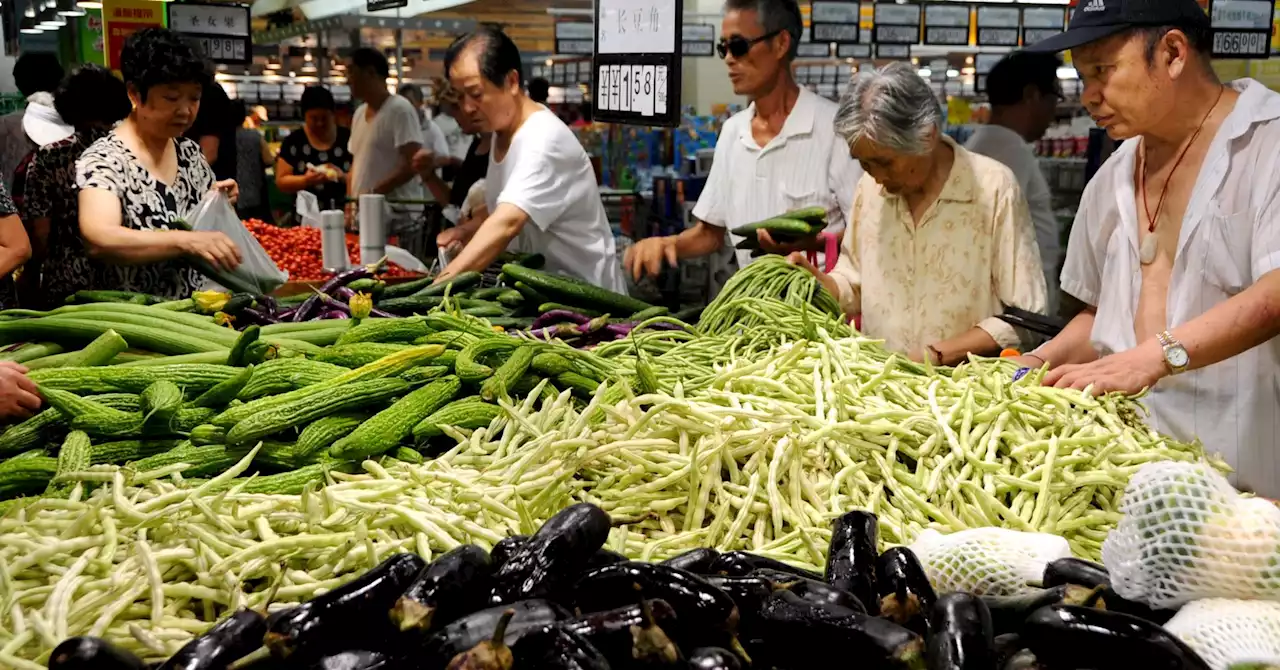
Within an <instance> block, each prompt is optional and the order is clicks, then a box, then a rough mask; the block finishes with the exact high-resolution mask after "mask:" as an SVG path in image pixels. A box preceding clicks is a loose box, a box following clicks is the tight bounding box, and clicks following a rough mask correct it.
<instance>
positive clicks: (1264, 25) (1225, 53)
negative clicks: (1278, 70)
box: [1209, 0, 1276, 58]
mask: <svg viewBox="0 0 1280 670" xmlns="http://www.w3.org/2000/svg"><path fill="white" fill-rule="evenodd" d="M1275 11H1276V8H1275V3H1274V2H1273V1H1272V0H1209V18H1210V21H1211V24H1212V27H1213V44H1212V49H1213V57H1214V58H1268V57H1270V56H1271V30H1272V28H1271V24H1272V19H1273V17H1274V16H1275Z"/></svg>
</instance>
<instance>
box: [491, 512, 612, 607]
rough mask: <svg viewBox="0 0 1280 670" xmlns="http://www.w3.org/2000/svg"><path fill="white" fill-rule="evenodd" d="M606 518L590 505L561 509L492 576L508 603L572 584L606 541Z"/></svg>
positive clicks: (548, 593) (552, 592)
mask: <svg viewBox="0 0 1280 670" xmlns="http://www.w3.org/2000/svg"><path fill="white" fill-rule="evenodd" d="M609 523H610V521H609V515H608V514H607V513H606V512H605V511H604V510H602V509H600V508H599V507H596V506H595V505H592V504H590V503H578V504H576V505H570V506H569V507H566V508H564V509H563V510H560V512H558V513H557V514H556V515H555V516H553V517H551V518H550V519H548V520H547V522H546V523H544V524H542V527H541V528H539V529H538V532H536V533H534V534H533V536H532V537H530V538H529V540H528V541H526V542H524V543H523V544H521V545H520V546H518V547H516V549H515V551H513V552H511V557H510V558H508V559H507V560H506V561H505V562H504V563H503V564H502V565H501V566H499V567H498V569H497V570H496V571H495V573H494V580H495V581H496V582H497V584H498V591H499V593H501V594H502V595H503V597H505V598H506V599H507V600H513V601H514V600H523V599H525V598H534V597H545V596H551V595H555V594H558V593H560V592H561V591H563V590H564V589H565V588H567V587H568V586H570V585H571V584H572V583H573V580H574V579H575V578H576V577H577V576H578V575H579V574H580V573H581V572H582V570H583V569H584V568H585V567H586V566H587V563H589V562H590V561H591V557H592V555H594V554H595V553H596V551H598V550H599V549H600V548H601V547H602V546H604V542H605V540H607V539H608V538H609Z"/></svg>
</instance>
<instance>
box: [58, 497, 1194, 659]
mask: <svg viewBox="0 0 1280 670" xmlns="http://www.w3.org/2000/svg"><path fill="white" fill-rule="evenodd" d="M610 523H611V522H610V519H609V516H608V514H606V513H605V512H603V511H602V510H600V509H599V508H597V507H595V506H593V505H590V504H585V503H583V504H577V505H573V506H571V507H568V508H566V509H564V510H563V511H561V512H560V513H559V514H557V515H556V516H555V517H553V518H551V519H550V520H548V521H547V522H546V524H544V525H543V526H542V527H541V528H540V529H539V530H538V531H537V532H536V533H535V534H533V535H532V536H529V537H523V536H516V537H509V538H506V539H504V540H502V541H501V542H499V543H498V544H497V545H496V546H494V548H493V550H492V551H489V552H486V551H484V550H483V549H481V548H479V547H475V546H470V545H466V546H461V547H458V548H456V549H454V550H452V551H450V552H448V553H446V554H443V555H441V556H440V557H438V558H437V559H436V560H434V561H432V562H431V563H429V564H426V563H425V562H424V561H423V560H422V559H421V558H419V557H418V556H416V555H414V554H408V553H405V554H397V555H395V556H392V557H390V558H388V559H387V560H386V561H384V562H383V563H382V564H381V565H379V566H378V567H377V568H375V569H373V570H371V571H369V572H368V573H366V574H364V575H362V576H360V577H358V578H356V579H355V580H353V581H351V582H349V583H347V584H346V585H344V586H342V587H340V588H338V589H335V590H333V591H330V592H328V593H325V594H324V595H321V596H319V597H317V598H315V599H313V600H311V601H309V602H306V603H303V604H301V605H298V606H295V607H291V608H288V609H284V610H280V611H276V612H274V613H272V614H270V615H269V616H263V614H262V613H259V612H255V611H251V610H242V611H239V612H236V613H234V614H232V615H231V616H229V617H227V618H226V619H224V620H223V621H222V622H221V623H219V624H217V625H216V626H214V627H213V628H212V629H211V630H210V631H209V632H208V633H206V634H205V635H203V636H202V637H200V638H197V639H195V640H193V641H192V642H190V643H189V644H187V645H186V646H185V647H183V648H182V649H181V650H180V651H178V653H177V654H175V655H174V656H173V657H172V658H169V659H168V660H167V661H165V662H164V663H163V664H161V665H160V666H158V667H160V668H163V669H164V670H169V669H174V670H211V669H218V670H221V669H223V668H228V667H234V668H237V669H240V668H246V669H247V668H254V669H259V670H261V669H266V668H284V669H295V668H296V669H299V670H302V669H312V668H314V669H316V670H375V669H379V670H384V669H385V670H390V669H394V668H422V669H426V670H437V669H440V670H444V669H448V670H512V669H514V670H525V669H532V668H541V669H546V670H605V669H608V668H615V669H630V668H671V669H697V670H736V669H740V668H777V669H779V670H797V669H801V668H872V669H879V668H884V669H888V670H896V669H912V670H915V669H923V668H929V669H930V670H944V669H945V670H992V669H994V670H1023V669H1030V668H1051V669H1058V668H1064V669H1075V668H1093V669H1098V670H1110V669H1112V668H1115V669H1117V670H1119V669H1125V670H1128V669H1131V668H1152V669H1160V670H1163V669H1166V668H1167V669H1169V670H1173V669H1175V668H1178V669H1188V670H1207V666H1206V665H1205V663H1204V662H1203V661H1202V660H1201V659H1200V658H1198V657H1197V656H1196V654H1195V653H1194V652H1192V651H1191V650H1190V649H1188V648H1187V647H1186V646H1185V645H1183V644H1182V643H1181V642H1179V641H1178V640H1177V639H1176V638H1174V637H1173V636H1172V635H1170V634H1168V633H1167V632H1165V631H1164V629H1162V628H1161V627H1160V624H1159V622H1161V621H1162V620H1167V618H1168V614H1170V613H1167V612H1153V611H1151V610H1148V609H1145V608H1142V607H1140V606H1137V605H1135V604H1133V603H1127V602H1125V601H1123V600H1121V599H1119V598H1117V597H1116V596H1115V595H1114V594H1113V593H1112V592H1111V590H1110V585H1109V583H1108V579H1107V574H1106V572H1105V570H1103V569H1102V568H1101V567H1100V566H1097V565H1095V564H1091V563H1086V562H1083V561H1077V560H1075V559H1066V560H1063V561H1056V562H1054V563H1051V564H1050V565H1049V566H1048V568H1047V570H1046V572H1045V577H1044V583H1043V585H1042V586H1043V588H1041V589H1039V590H1038V591H1036V592H1034V593H1032V594H1030V595H1026V596H1019V597H1013V598H1011V597H989V596H977V595H971V594H966V593H947V594H942V595H940V596H939V595H937V594H935V593H934V591H933V588H932V587H931V586H930V584H929V580H928V578H927V576H926V575H925V572H924V570H923V569H922V567H921V565H920V563H919V561H917V560H916V557H915V556H914V555H913V554H912V553H911V551H910V550H909V549H906V548H902V547H898V548H893V549H890V550H888V551H886V552H884V553H883V554H878V553H877V551H876V547H877V522H876V518H875V517H874V516H873V515H871V514H869V513H866V512H850V513H848V514H845V515H844V516H842V517H840V518H839V519H837V520H836V521H835V524H834V528H833V534H832V539H831V543H830V547H829V552H830V553H829V556H828V559H827V564H826V570H825V574H817V573H814V572H810V571H807V570H802V569H797V568H795V567H792V566H790V565H787V564H786V563H782V562H779V561H776V560H773V559H770V558H765V557H762V556H757V555H754V554H750V553H747V552H741V551H731V552H725V553H719V552H717V551H715V550H712V549H697V550H693V551H690V552H687V553H684V554H681V555H679V556H676V557H673V558H671V559H669V560H666V561H663V562H661V563H640V562H634V561H629V560H627V559H626V558H624V557H622V556H620V555H618V554H615V553H613V552H611V551H608V550H606V549H604V548H603V546H604V544H605V541H606V539H607V537H608V534H609V528H610ZM49 667H50V668H52V669H54V670H70V669H73V668H76V669H79V668H95V669H97V670H141V669H142V668H145V667H147V666H145V665H144V664H143V663H142V662H141V661H140V660H138V659H137V658H134V657H132V656H130V655H129V654H128V653H126V652H124V651H121V650H119V649H115V648H112V647H111V646H109V645H108V644H107V643H105V642H103V641H102V640H98V639H95V638H72V639H69V640H66V641H65V642H64V643H62V644H61V645H60V646H59V647H58V648H57V649H55V650H54V652H53V654H52V657H51V658H50V661H49Z"/></svg>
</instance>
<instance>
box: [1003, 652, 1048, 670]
mask: <svg viewBox="0 0 1280 670" xmlns="http://www.w3.org/2000/svg"><path fill="white" fill-rule="evenodd" d="M1044 667H1045V666H1044V665H1041V663H1040V662H1039V661H1038V660H1037V659H1036V654H1035V652H1033V651H1031V650H1030V649H1022V650H1020V651H1018V652H1017V653H1015V654H1013V655H1012V656H1010V657H1009V658H1007V659H1005V662H1004V663H1002V664H1000V666H999V668H1000V670H1042V668H1044Z"/></svg>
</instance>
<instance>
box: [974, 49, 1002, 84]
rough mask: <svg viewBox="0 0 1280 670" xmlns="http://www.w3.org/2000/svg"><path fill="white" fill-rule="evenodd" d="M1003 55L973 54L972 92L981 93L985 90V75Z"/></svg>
mask: <svg viewBox="0 0 1280 670" xmlns="http://www.w3.org/2000/svg"><path fill="white" fill-rule="evenodd" d="M1004 57H1005V54H983V53H980V54H975V55H974V57H973V90H974V91H975V92H977V93H981V92H983V91H986V90H987V75H988V74H990V73H991V68H994V67H995V66H996V63H999V62H1000V61H1001V60H1002V59H1003V58H1004Z"/></svg>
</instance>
